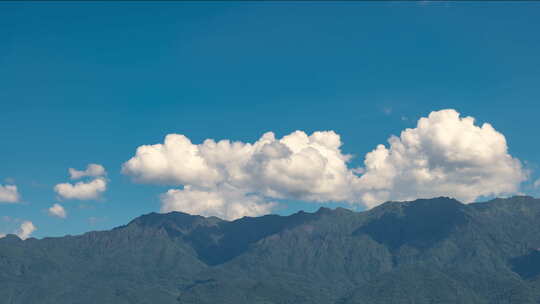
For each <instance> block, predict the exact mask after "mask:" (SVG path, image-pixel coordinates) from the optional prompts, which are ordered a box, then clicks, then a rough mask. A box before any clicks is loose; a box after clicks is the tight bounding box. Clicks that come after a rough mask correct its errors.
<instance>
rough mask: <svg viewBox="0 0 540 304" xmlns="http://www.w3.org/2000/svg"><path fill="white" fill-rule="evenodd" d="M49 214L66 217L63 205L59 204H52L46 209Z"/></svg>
mask: <svg viewBox="0 0 540 304" xmlns="http://www.w3.org/2000/svg"><path fill="white" fill-rule="evenodd" d="M48 212H49V215H50V216H56V217H59V218H66V216H67V213H66V210H65V209H64V207H62V205H60V204H54V205H52V206H51V207H50V208H49V209H48Z"/></svg>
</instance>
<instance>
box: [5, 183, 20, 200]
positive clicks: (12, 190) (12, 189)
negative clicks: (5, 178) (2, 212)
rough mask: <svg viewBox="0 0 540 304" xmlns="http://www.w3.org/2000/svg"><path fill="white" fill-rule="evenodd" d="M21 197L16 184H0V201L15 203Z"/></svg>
mask: <svg viewBox="0 0 540 304" xmlns="http://www.w3.org/2000/svg"><path fill="white" fill-rule="evenodd" d="M20 198H21V195H20V194H19V191H18V190H17V186H15V185H5V186H3V185H0V203H17V202H18V201H19V200H20Z"/></svg>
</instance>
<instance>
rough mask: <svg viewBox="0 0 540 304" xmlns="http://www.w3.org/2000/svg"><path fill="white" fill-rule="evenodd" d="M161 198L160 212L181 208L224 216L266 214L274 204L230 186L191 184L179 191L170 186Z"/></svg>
mask: <svg viewBox="0 0 540 304" xmlns="http://www.w3.org/2000/svg"><path fill="white" fill-rule="evenodd" d="M161 199H162V206H161V211H162V212H170V211H182V212H186V213H190V214H199V215H203V216H217V217H220V218H223V219H236V218H240V217H243V216H257V215H263V214H268V213H270V211H271V210H272V208H273V207H274V206H275V203H272V202H265V201H264V200H263V198H261V197H260V196H258V195H254V194H250V195H246V194H245V193H242V192H239V191H235V190H232V189H217V190H213V191H205V190H196V189H192V187H191V186H186V187H185V188H184V189H182V190H178V189H171V190H169V191H167V192H166V193H164V194H162V195H161Z"/></svg>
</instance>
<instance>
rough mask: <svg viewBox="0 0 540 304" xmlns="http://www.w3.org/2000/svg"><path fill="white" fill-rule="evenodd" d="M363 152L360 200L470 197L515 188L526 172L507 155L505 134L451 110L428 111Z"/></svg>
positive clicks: (376, 201)
mask: <svg viewBox="0 0 540 304" xmlns="http://www.w3.org/2000/svg"><path fill="white" fill-rule="evenodd" d="M388 143H389V147H386V146H384V145H379V146H377V148H376V149H375V150H373V151H371V152H369V153H368V154H367V155H366V158H365V162H364V163H365V168H364V169H365V171H364V174H363V175H362V176H361V177H360V178H359V180H358V181H357V184H356V190H357V191H358V193H359V194H360V195H361V201H362V202H363V203H365V204H366V205H367V206H370V207H371V206H374V205H377V204H379V203H381V202H383V201H386V200H408V199H414V198H418V197H434V196H440V195H445V196H451V197H454V198H457V199H459V200H462V201H464V202H471V201H473V200H475V199H476V198H477V197H479V196H482V195H498V194H505V193H514V192H517V191H518V189H519V184H520V183H521V182H522V181H523V180H525V179H526V174H525V172H524V170H523V168H522V166H521V163H520V161H519V160H518V159H516V158H513V157H512V156H511V155H510V154H508V147H507V144H506V139H505V137H504V135H503V134H501V133H499V132H497V131H496V130H495V129H494V128H493V127H492V126H491V125H490V124H488V123H484V124H482V126H476V125H475V124H474V118H472V117H463V118H462V117H460V114H459V113H458V112H457V111H455V110H451V109H450V110H441V111H437V112H432V113H431V114H429V116H428V117H424V118H421V119H420V120H419V121H418V123H417V126H416V128H413V129H406V130H404V131H403V132H401V135H400V137H396V136H392V137H390V139H389V140H388Z"/></svg>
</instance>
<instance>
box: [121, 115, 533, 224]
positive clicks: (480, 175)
mask: <svg viewBox="0 0 540 304" xmlns="http://www.w3.org/2000/svg"><path fill="white" fill-rule="evenodd" d="M388 142H389V146H388V147H386V146H384V145H379V146H378V147H377V148H376V149H375V150H373V151H372V152H369V153H368V154H367V155H366V157H365V161H364V165H365V167H364V168H351V166H350V163H349V161H350V159H351V157H350V156H349V155H347V154H345V153H343V152H342V150H341V146H342V142H341V139H340V136H339V135H338V134H336V133H335V132H333V131H322V132H314V133H313V134H311V135H308V134H306V133H304V132H302V131H296V132H293V133H291V134H289V135H286V136H284V137H283V138H276V137H275V135H274V134H273V133H271V132H268V133H266V134H264V135H263V136H262V137H261V138H260V139H259V140H257V141H256V142H254V143H244V142H231V141H229V140H221V141H218V142H216V141H214V140H212V139H207V140H205V141H204V142H203V143H201V144H194V143H192V142H191V140H190V139H189V138H187V137H186V136H184V135H181V134H169V135H167V136H166V137H165V141H164V143H162V144H155V145H145V146H141V147H139V148H138V149H137V151H136V154H135V156H133V157H132V158H131V159H130V160H128V161H127V162H126V163H124V165H123V168H122V171H123V173H124V174H127V175H130V176H132V177H133V178H134V179H135V180H136V181H138V182H143V183H160V184H168V185H182V186H184V188H183V189H182V190H178V189H172V190H169V191H168V192H167V193H165V194H163V195H162V211H164V212H166V211H172V210H178V211H184V212H190V213H198V214H204V215H218V216H221V217H225V218H237V217H240V216H243V215H259V214H262V213H267V212H270V210H271V208H272V207H273V206H274V204H272V203H267V202H268V201H269V200H272V199H295V200H302V201H314V202H325V201H346V202H350V203H362V204H364V205H366V206H367V207H372V206H375V205H377V204H380V203H382V202H384V201H386V200H406V199H413V198H417V197H432V196H440V195H445V196H452V197H455V198H458V199H461V200H463V201H465V202H470V201H472V200H474V199H475V198H477V197H479V196H482V195H491V194H501V193H505V194H506V193H512V192H516V191H517V190H518V187H519V184H520V182H521V181H523V180H524V178H525V174H524V172H523V170H522V167H521V164H520V162H519V160H517V159H515V158H513V157H512V156H510V155H509V154H508V151H507V150H508V149H507V144H506V140H505V137H504V136H503V135H502V134H501V133H499V132H497V131H496V130H495V129H494V128H493V127H492V126H491V125H489V124H487V123H486V124H483V125H482V126H477V125H475V124H474V119H473V118H472V117H464V118H462V117H460V115H459V113H458V112H456V111H455V110H441V111H436V112H432V113H431V114H430V115H429V116H428V117H424V118H421V119H420V120H419V121H418V124H417V126H416V128H413V129H406V130H404V131H403V132H402V133H401V136H400V137H396V136H392V137H390V139H389V141H388Z"/></svg>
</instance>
